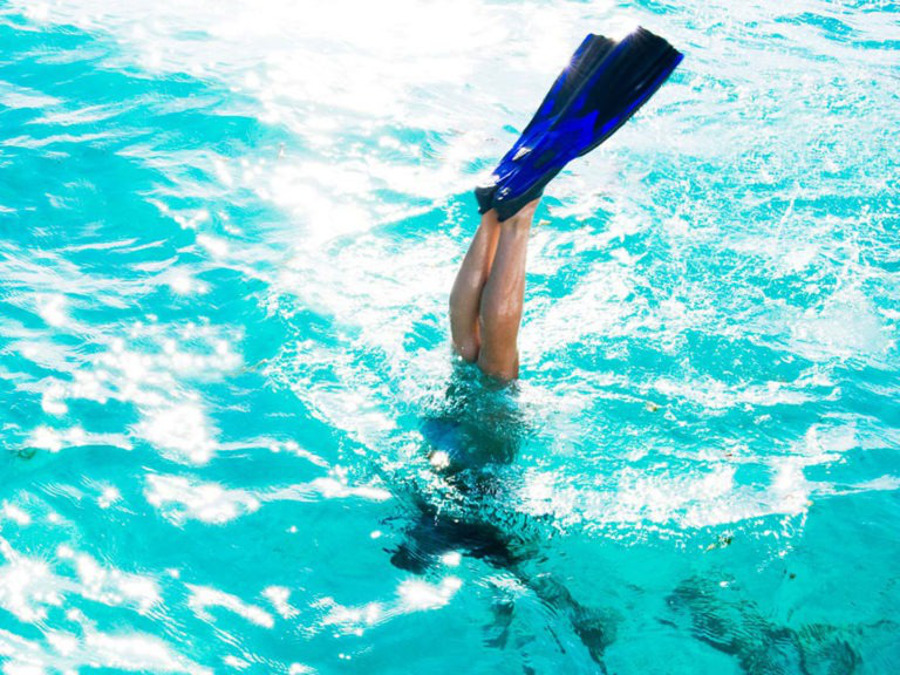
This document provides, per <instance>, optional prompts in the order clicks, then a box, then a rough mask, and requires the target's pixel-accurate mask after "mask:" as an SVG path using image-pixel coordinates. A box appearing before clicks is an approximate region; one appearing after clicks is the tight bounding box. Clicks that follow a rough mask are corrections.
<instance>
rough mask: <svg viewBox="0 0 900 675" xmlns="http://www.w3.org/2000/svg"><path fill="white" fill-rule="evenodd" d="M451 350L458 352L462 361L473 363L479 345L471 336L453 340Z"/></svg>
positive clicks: (476, 357) (475, 359)
mask: <svg viewBox="0 0 900 675" xmlns="http://www.w3.org/2000/svg"><path fill="white" fill-rule="evenodd" d="M453 351H454V352H456V353H457V354H459V355H460V356H461V357H462V359H463V361H465V362H467V363H475V362H476V361H477V360H478V352H479V345H478V342H477V341H476V340H474V339H472V338H468V339H462V340H453Z"/></svg>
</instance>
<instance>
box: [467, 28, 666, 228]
mask: <svg viewBox="0 0 900 675" xmlns="http://www.w3.org/2000/svg"><path fill="white" fill-rule="evenodd" d="M682 58H684V56H683V55H682V54H681V53H680V52H678V51H677V50H676V49H674V48H673V47H672V45H670V44H669V43H668V42H667V41H666V40H665V39H663V38H661V37H659V36H658V35H654V34H653V33H651V32H650V31H648V30H646V29H644V28H638V29H637V30H636V31H634V32H633V33H631V34H630V35H628V36H627V37H626V38H625V39H623V40H622V41H621V42H616V41H615V40H611V39H610V38H607V37H603V36H602V35H588V36H587V37H586V38H585V39H584V42H582V43H581V45H580V46H579V47H578V49H577V50H575V53H574V54H573V55H572V59H571V61H570V63H569V65H568V66H566V68H565V69H563V71H562V73H560V75H559V77H557V78H556V81H555V82H554V83H553V86H552V87H550V91H549V92H548V93H547V96H546V97H545V98H544V100H543V102H542V103H541V105H540V107H538V110H537V112H536V113H535V115H534V117H533V118H532V120H531V122H529V123H528V126H526V127H525V130H524V131H523V132H522V135H521V136H520V137H519V140H517V141H516V143H515V144H514V145H513V147H512V148H511V149H510V151H509V152H508V153H506V155H505V156H504V157H503V159H502V160H500V164H499V165H498V166H497V168H496V169H495V170H494V173H493V175H492V176H491V182H490V184H488V185H486V186H482V187H478V188H476V189H475V198H476V199H477V200H478V207H479V211H480V212H481V213H486V212H487V211H489V210H490V209H496V211H497V215H498V217H499V219H500V220H501V221H503V220H506V219H508V218H510V217H512V216H513V215H515V214H516V213H518V212H519V210H520V209H521V208H522V207H523V206H525V205H526V204H527V203H529V202H530V201H532V200H534V199H537V198H538V197H540V196H541V194H543V191H544V188H545V187H546V186H547V184H548V183H549V182H550V181H551V180H552V179H553V177H554V176H556V174H558V173H559V172H560V171H562V169H563V167H565V165H566V164H568V163H569V162H570V161H572V160H573V159H575V158H576V157H581V156H582V155H586V154H587V153H588V152H590V151H591V150H593V149H594V148H596V147H597V146H598V145H600V144H601V143H602V142H603V141H605V140H606V139H607V138H609V137H610V136H612V134H613V133H615V132H616V130H617V129H618V128H619V127H621V126H622V125H623V124H624V123H625V122H626V121H628V119H629V118H630V117H631V116H632V115H633V114H634V113H636V112H637V111H638V109H639V108H640V107H641V106H642V105H643V104H644V103H646V102H647V101H648V100H649V98H650V97H651V96H652V95H653V94H654V93H655V92H656V90H657V89H659V87H660V86H662V84H663V82H665V81H666V79H667V78H668V77H669V75H671V74H672V71H673V70H675V67H676V66H677V65H678V64H679V63H680V62H681V60H682Z"/></svg>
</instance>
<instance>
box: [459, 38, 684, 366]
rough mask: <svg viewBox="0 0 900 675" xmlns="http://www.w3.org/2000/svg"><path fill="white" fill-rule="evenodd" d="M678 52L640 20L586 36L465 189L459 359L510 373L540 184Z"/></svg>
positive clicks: (604, 129) (614, 123) (619, 118)
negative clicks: (492, 164)
mask: <svg viewBox="0 0 900 675" xmlns="http://www.w3.org/2000/svg"><path fill="white" fill-rule="evenodd" d="M681 59H682V55H681V54H680V53H679V52H678V51H676V50H675V49H674V48H673V47H672V46H671V45H670V44H669V43H668V42H666V41H665V40H664V39H663V38H661V37H658V36H656V35H654V34H653V33H651V32H649V31H647V30H645V29H643V28H638V29H637V30H636V31H635V32H633V33H631V34H630V35H628V36H627V37H626V38H625V39H623V40H622V41H621V42H616V41H614V40H611V39H609V38H605V37H602V36H599V35H588V36H587V37H586V38H585V39H584V42H582V43H581V45H580V46H579V47H578V49H577V50H576V51H575V53H574V54H573V56H572V60H571V62H570V63H569V65H568V66H566V68H565V69H563V72H562V73H560V75H559V77H557V79H556V81H555V82H554V83H553V86H552V87H551V88H550V91H549V92H548V94H547V96H546V97H545V98H544V101H543V102H542V103H541V105H540V107H539V108H538V111H537V112H536V113H535V115H534V118H532V120H531V122H529V123H528V126H527V127H526V128H525V130H524V131H523V132H522V135H521V136H520V137H519V140H517V141H516V143H515V144H514V145H513V147H512V149H511V150H510V151H509V152H508V153H507V154H506V155H505V156H504V157H503V159H502V160H500V164H499V165H498V166H497V168H496V169H495V170H494V173H493V175H492V177H491V178H492V182H491V183H490V185H487V186H485V187H479V188H477V189H476V190H475V197H476V199H477V200H478V206H479V212H480V213H481V214H482V215H481V224H480V225H479V227H478V230H477V231H476V233H475V236H474V238H473V239H472V243H471V244H470V245H469V250H468V252H467V253H466V256H465V258H464V259H463V262H462V266H461V267H460V269H459V272H458V274H457V276H456V281H455V282H454V284H453V290H452V291H451V293H450V331H451V337H452V340H453V347H454V350H455V351H456V353H458V354H459V355H460V356H461V357H462V358H463V359H464V360H465V361H468V362H470V363H477V364H478V366H479V368H481V370H482V371H484V373H485V374H487V375H490V376H493V377H495V378H497V379H500V380H513V379H515V378H516V377H518V374H519V350H518V346H517V343H516V340H517V337H518V333H519V325H520V323H521V321H522V304H523V300H524V295H525V258H526V252H527V248H528V235H529V231H530V229H531V222H532V219H533V218H534V212H535V209H536V208H537V204H538V201H539V200H540V197H541V194H542V193H543V191H544V188H545V187H546V185H547V184H548V183H549V182H550V180H552V179H553V177H554V176H556V174H558V173H559V172H560V171H561V170H562V169H563V167H565V165H566V164H568V162H570V161H571V160H573V159H574V158H576V157H580V156H582V155H585V154H587V153H588V152H590V151H591V150H593V149H594V148H596V147H597V146H598V145H600V143H602V142H603V141H605V140H606V139H607V138H609V137H610V136H611V135H612V134H613V133H614V132H615V131H616V130H617V129H618V128H619V127H620V126H621V125H622V124H624V123H625V122H626V121H627V120H628V119H629V118H630V117H631V116H632V115H633V114H634V113H635V112H636V111H637V110H638V108H640V107H641V106H642V105H643V104H644V103H645V102H646V101H647V100H648V99H649V98H650V97H651V96H652V95H653V93H654V92H656V90H657V89H658V88H659V87H660V86H661V85H662V83H663V82H665V80H666V78H668V76H669V75H670V74H671V73H672V71H673V70H674V69H675V67H676V66H677V65H678V63H679V62H680V61H681Z"/></svg>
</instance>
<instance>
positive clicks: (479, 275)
mask: <svg viewBox="0 0 900 675" xmlns="http://www.w3.org/2000/svg"><path fill="white" fill-rule="evenodd" d="M499 236H500V223H499V221H498V220H497V212H496V211H494V210H490V211H488V212H487V213H485V214H484V215H483V216H482V217H481V225H479V226H478V231H477V232H476V233H475V237H474V238H473V239H472V243H471V244H470V245H469V250H468V252H467V253H466V257H465V258H464V259H463V263H462V266H461V267H460V268H459V272H458V273H457V275H456V281H455V282H454V283H453V290H452V291H451V292H450V334H451V336H452V338H453V348H454V349H455V350H456V352H457V353H458V354H459V355H460V356H462V357H463V358H464V359H465V360H466V361H469V362H470V363H474V362H475V361H476V360H477V359H478V351H479V349H480V347H481V334H480V329H479V325H478V313H479V310H480V307H481V292H482V290H484V285H485V284H486V283H487V280H488V275H489V274H490V272H491V266H492V264H493V262H494V253H495V252H496V251H497V240H498V238H499Z"/></svg>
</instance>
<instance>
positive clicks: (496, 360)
mask: <svg viewBox="0 0 900 675" xmlns="http://www.w3.org/2000/svg"><path fill="white" fill-rule="evenodd" d="M536 208H537V200H535V201H533V202H531V203H530V204H528V205H527V206H525V207H524V208H523V209H522V210H521V211H519V212H518V213H517V214H516V215H515V216H513V217H512V218H510V219H508V220H505V221H503V222H502V223H500V224H499V227H500V236H499V239H498V241H497V248H496V253H495V254H494V262H493V265H492V266H491V270H490V275H489V276H488V279H487V283H486V284H485V285H484V290H483V292H482V294H481V307H480V313H479V328H480V331H479V335H480V338H481V348H480V349H479V351H478V367H479V368H481V370H482V371H484V372H485V373H486V374H488V375H493V376H494V377H497V378H500V379H502V380H514V379H515V378H516V377H518V375H519V348H518V345H517V344H516V340H517V338H518V335H519V324H520V323H521V321H522V304H523V301H524V297H525V259H526V253H527V251H528V235H529V233H530V231H531V220H532V218H533V217H534V210H535V209H536Z"/></svg>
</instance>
